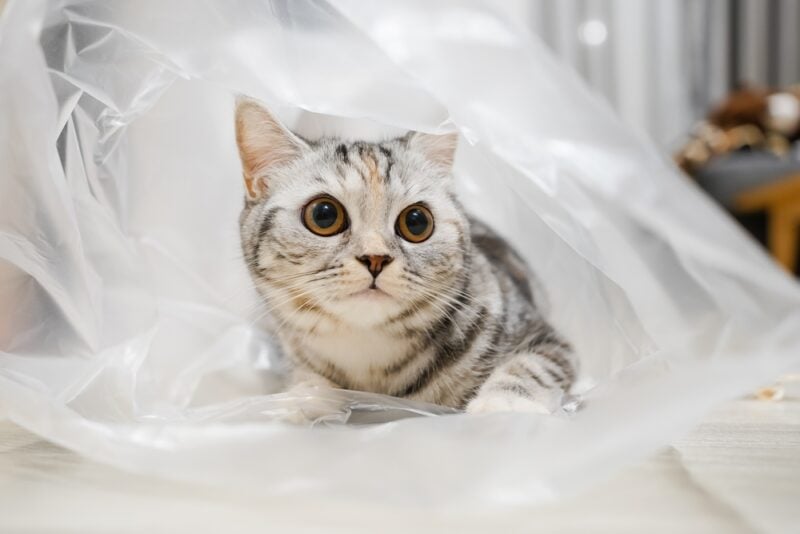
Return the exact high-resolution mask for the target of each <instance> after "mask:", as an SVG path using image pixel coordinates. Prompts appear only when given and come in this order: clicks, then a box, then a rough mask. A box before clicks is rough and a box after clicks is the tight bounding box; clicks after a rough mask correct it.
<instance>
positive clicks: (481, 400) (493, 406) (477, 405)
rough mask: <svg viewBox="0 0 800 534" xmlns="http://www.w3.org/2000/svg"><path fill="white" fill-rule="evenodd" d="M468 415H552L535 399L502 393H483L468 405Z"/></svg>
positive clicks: (550, 411)
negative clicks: (517, 413) (520, 413)
mask: <svg viewBox="0 0 800 534" xmlns="http://www.w3.org/2000/svg"><path fill="white" fill-rule="evenodd" d="M466 412H467V413H473V414H477V413H494V412H526V413H538V414H544V415H549V414H551V413H552V410H550V409H549V408H548V407H547V406H546V405H545V404H544V403H542V402H539V401H537V400H534V399H528V398H525V397H520V396H519V395H514V394H513V393H504V392H500V391H492V392H487V393H481V394H479V395H478V396H477V397H475V398H474V399H472V400H471V401H470V402H469V404H467V409H466Z"/></svg>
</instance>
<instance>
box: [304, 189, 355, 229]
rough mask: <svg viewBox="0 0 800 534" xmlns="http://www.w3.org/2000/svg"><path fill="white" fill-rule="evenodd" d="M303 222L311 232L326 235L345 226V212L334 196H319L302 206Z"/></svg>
mask: <svg viewBox="0 0 800 534" xmlns="http://www.w3.org/2000/svg"><path fill="white" fill-rule="evenodd" d="M303 224H304V225H305V227H306V228H308V229H309V230H310V231H311V232H313V233H315V234H317V235H321V236H323V237H328V236H332V235H334V234H338V233H339V232H343V231H344V230H345V229H346V228H347V213H346V212H345V211H344V206H342V204H341V203H340V202H339V201H338V200H336V199H335V198H333V197H329V196H321V197H317V198H315V199H313V200H312V201H311V202H309V203H308V204H306V206H305V207H304V208H303Z"/></svg>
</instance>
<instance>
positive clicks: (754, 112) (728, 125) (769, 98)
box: [676, 85, 800, 174]
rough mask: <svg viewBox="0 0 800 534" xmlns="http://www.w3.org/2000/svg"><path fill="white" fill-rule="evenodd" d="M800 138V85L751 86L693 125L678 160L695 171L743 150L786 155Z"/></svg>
mask: <svg viewBox="0 0 800 534" xmlns="http://www.w3.org/2000/svg"><path fill="white" fill-rule="evenodd" d="M798 139H800V86H798V85H795V86H792V87H790V88H788V89H786V90H773V89H766V88H757V87H747V88H744V89H740V90H738V91H734V92H733V93H731V94H730V95H729V96H728V98H726V99H725V100H724V101H723V102H722V103H721V104H720V105H719V106H717V107H716V108H715V109H713V110H712V111H711V112H709V114H708V116H707V118H706V120H703V121H700V122H699V123H697V124H696V125H695V126H694V127H693V128H692V131H691V134H690V139H689V140H688V141H687V142H686V144H685V145H684V146H683V147H682V149H681V150H680V151H679V152H678V154H677V155H676V160H677V162H678V165H680V167H681V168H682V169H683V170H685V171H686V172H688V173H689V174H694V171H695V170H697V169H698V168H700V167H702V166H703V165H705V164H706V163H709V162H710V161H711V160H712V159H714V158H716V157H718V156H721V155H724V154H729V153H731V152H736V151H740V150H754V151H755V150H764V151H766V152H770V153H772V154H775V155H778V156H785V155H787V154H789V153H790V152H791V151H792V146H793V144H794V143H796V142H797V141H798Z"/></svg>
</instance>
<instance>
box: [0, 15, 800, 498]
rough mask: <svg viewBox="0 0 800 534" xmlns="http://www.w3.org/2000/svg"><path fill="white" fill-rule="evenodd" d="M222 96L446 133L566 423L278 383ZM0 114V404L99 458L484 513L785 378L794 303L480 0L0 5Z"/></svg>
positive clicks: (679, 184)
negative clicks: (563, 361) (503, 254)
mask: <svg viewBox="0 0 800 534" xmlns="http://www.w3.org/2000/svg"><path fill="white" fill-rule="evenodd" d="M238 93H244V94H248V95H250V96H253V97H256V98H259V99H262V100H264V101H265V102H266V103H267V104H268V105H269V106H270V107H271V108H272V109H273V110H274V111H275V112H276V113H277V114H278V115H280V116H281V118H282V119H283V120H285V121H286V122H287V123H289V124H292V125H293V126H294V127H295V128H296V129H297V130H298V131H300V132H301V133H304V134H306V135H311V136H313V135H318V134H321V133H340V134H345V135H348V136H351V137H353V136H365V137H369V136H386V135H391V134H396V133H401V132H404V131H405V130H408V129H418V130H424V131H431V132H437V131H453V130H457V131H459V132H460V133H461V135H462V138H461V143H460V147H459V151H458V154H457V161H456V169H455V171H456V175H457V179H458V183H459V187H460V192H461V196H462V198H463V200H464V202H465V203H466V205H467V207H468V208H469V209H470V210H471V211H473V212H475V213H478V214H479V215H480V216H481V217H482V218H483V219H485V220H486V221H487V222H489V223H490V224H491V225H492V226H494V227H495V228H497V229H498V230H499V231H500V232H501V233H503V234H504V235H505V236H507V237H508V238H509V239H510V240H511V241H512V242H513V243H514V244H515V246H516V247H518V248H519V249H520V251H521V252H522V253H523V254H524V255H525V256H526V257H527V259H528V260H529V262H530V263H531V265H532V266H533V268H534V269H535V271H536V272H537V274H538V276H539V278H540V282H541V284H542V286H543V288H545V289H546V291H547V294H548V296H549V303H550V317H551V320H552V322H553V323H554V324H555V325H556V326H557V327H558V328H559V329H561V330H562V331H563V332H564V333H565V334H566V336H567V337H568V338H569V339H570V340H572V341H573V342H574V344H575V345H576V347H577V350H578V352H579V355H580V357H581V360H582V368H583V373H582V379H581V383H580V385H579V388H578V390H577V391H576V394H577V395H578V398H579V399H580V409H579V410H577V411H576V412H574V413H569V412H568V411H564V412H562V413H559V414H556V415H554V416H552V417H539V416H532V415H526V414H497V415H491V416H482V417H475V416H466V415H463V414H452V413H448V412H449V411H448V410H444V409H441V408H438V407H435V406H426V405H420V404H415V403H410V402H407V401H403V400H399V399H392V398H388V397H381V396H378V395H372V394H366V393H358V392H327V393H324V392H316V393H314V392H312V393H309V395H308V396H306V397H298V396H295V397H292V396H289V395H288V394H286V393H280V390H281V360H280V358H278V357H276V351H275V347H274V346H272V345H271V341H270V340H269V339H268V338H267V337H266V335H265V334H264V333H263V332H262V330H261V329H260V328H259V327H258V325H257V324H254V322H253V320H252V317H251V314H250V311H251V310H252V306H253V305H254V303H255V299H256V297H255V295H254V293H253V290H252V288H251V285H250V281H249V279H248V277H247V274H246V271H245V269H244V264H243V262H242V259H241V255H240V252H239V249H238V246H239V245H238V236H237V233H238V228H237V222H236V218H237V215H238V211H239V210H240V208H241V204H242V196H243V188H242V184H241V179H240V168H239V163H238V160H237V156H236V150H235V143H234V136H233V120H232V114H233V95H235V94H238ZM0 109H2V116H0V141H1V142H0V166H2V167H1V169H0V170H1V171H2V172H0V283H2V285H0V414H2V415H5V416H6V417H8V418H10V419H12V420H13V421H15V422H17V423H18V424H20V425H22V426H24V427H26V428H28V429H31V430H32V431H34V432H36V433H38V434H40V435H42V436H45V437H47V438H48V439H51V440H53V441H55V442H57V443H60V444H62V445H65V446H67V447H70V448H72V449H74V450H76V451H79V452H80V453H82V454H84V455H86V456H89V457H91V458H94V459H98V460H101V461H104V462H108V463H111V464H114V465H118V466H121V467H124V468H126V469H129V470H134V471H139V472H147V473H155V474H159V475H163V476H167V477H173V478H180V479H186V480H192V481H197V482H203V483H213V484H227V485H231V486H236V487H241V488H243V489H245V488H246V489H247V491H250V492H257V493H258V494H263V495H283V496H286V497H298V498H299V497H302V498H304V499H309V498H318V499H325V500H326V501H327V502H339V501H342V500H348V499H359V500H360V501H361V502H369V501H378V500H380V501H386V500H391V501H393V502H405V503H408V504H419V503H424V504H426V505H437V506H444V507H447V506H452V507H458V508H459V509H463V508H462V507H463V506H464V505H466V504H470V505H474V506H476V508H475V510H483V509H486V508H491V507H496V506H499V505H502V504H507V503H514V502H520V501H526V502H530V501H533V500H537V499H542V500H543V499H549V498H553V497H557V496H559V495H561V494H563V493H564V492H568V491H574V490H577V489H579V488H581V487H583V486H585V485H586V484H588V483H590V482H591V481H593V480H596V479H598V478H600V477H603V476H606V475H607V474H609V473H610V472H612V471H613V470H614V469H617V468H619V467H620V466H622V465H623V464H625V463H627V462H629V461H631V459H632V458H635V457H638V456H642V455H644V454H646V453H647V452H649V451H651V450H653V449H654V448H656V447H658V446H660V445H663V444H665V443H667V441H668V440H669V439H671V438H672V437H674V436H675V435H676V433H677V432H679V431H680V430H681V429H683V428H685V427H687V426H688V425H690V424H691V423H692V422H694V421H696V420H697V419H698V418H699V417H700V416H701V415H702V414H703V413H704V412H705V411H706V410H707V409H708V408H709V407H710V406H712V405H713V404H714V403H717V402H719V401H720V400H722V399H725V398H729V397H731V396H733V395H736V394H740V393H741V392H743V391H746V390H747V389H748V388H750V387H753V386H755V385H757V384H759V383H760V382H762V381H764V380H767V379H770V378H773V377H774V376H775V375H777V374H778V373H780V372H782V371H784V370H787V369H791V368H797V367H798V364H799V363H800V350H798V349H800V337H799V336H798V333H800V290H798V286H797V285H796V284H795V283H794V282H793V281H792V280H790V279H789V277H787V276H786V275H785V274H784V273H782V272H781V271H779V269H778V268H776V267H775V266H774V265H773V264H772V263H771V262H770V260H769V259H768V258H767V257H766V256H765V255H764V254H763V253H762V252H761V251H760V250H759V249H758V248H757V247H756V246H755V245H754V244H753V243H752V242H750V240H749V239H748V238H747V237H746V236H744V235H743V233H742V232H741V231H740V230H739V229H738V228H737V227H736V226H735V225H734V224H733V223H731V222H730V221H729V220H728V219H727V218H726V216H725V215H723V214H722V213H721V212H720V211H719V210H718V209H717V208H716V207H714V206H713V205H712V204H711V203H710V202H709V201H708V200H706V198H705V197H703V195H702V194H701V193H699V192H698V191H697V190H696V188H695V187H694V186H693V185H692V184H691V183H689V182H688V181H687V179H685V178H684V177H683V176H681V175H680V174H679V173H678V171H677V170H675V168H674V167H673V165H672V164H671V163H670V162H668V161H666V160H665V159H664V158H663V156H661V155H659V154H658V153H656V152H655V151H654V149H653V148H652V147H651V146H650V145H649V144H647V143H646V142H643V141H642V140H640V139H638V138H637V137H635V136H634V135H633V134H631V133H630V132H629V131H628V129H626V127H625V126H624V125H622V124H621V123H620V122H619V121H618V119H617V118H616V117H615V116H614V115H613V114H612V113H611V111H610V110H609V109H608V108H607V107H606V106H605V104H603V103H602V102H600V101H598V100H597V99H596V98H595V97H594V96H593V95H592V94H591V93H589V92H588V91H587V90H586V89H585V88H584V87H583V85H582V84H581V82H580V81H579V80H578V79H577V78H576V76H575V75H574V74H573V73H572V72H570V71H568V70H566V69H565V68H564V67H562V66H561V65H559V64H558V63H557V62H556V61H554V60H553V58H552V57H551V56H550V55H549V54H548V53H547V51H546V50H545V49H544V47H543V46H542V45H541V44H540V43H539V42H537V41H536V40H535V39H534V38H533V37H532V36H531V35H530V34H529V33H528V32H527V31H526V30H525V29H524V28H522V27H520V26H519V25H518V24H516V23H515V21H514V18H513V16H512V15H510V14H508V13H506V12H504V11H503V10H502V9H501V8H500V7H490V6H489V5H486V4H484V3H480V2H463V1H440V2H423V1H422V0H417V1H404V2H369V3H365V2H355V1H352V0H328V1H327V2H320V1H311V0H309V1H303V0H301V1H294V0H293V1H288V0H284V1H279V0H273V1H272V2H261V1H246V0H241V1H239V2H233V3H231V2H223V1H221V0H210V1H207V2H203V3H198V2H190V1H188V0H184V1H175V2H169V3H163V2H157V1H155V0H139V1H135V2H133V1H131V2H122V1H114V2H108V1H78V0H64V1H61V2H51V3H46V2H43V1H38V0H37V1H34V0H26V1H24V2H23V1H16V2H15V1H11V2H10V4H9V5H8V6H7V8H6V12H5V15H4V18H3V20H2V26H1V27H0ZM342 398H344V399H345V400H346V401H347V403H348V409H347V410H346V411H345V412H342V413H338V414H337V413H333V414H332V416H331V417H328V418H325V420H324V421H322V422H321V423H322V424H319V425H317V426H315V427H313V428H305V427H298V426H291V425H287V424H285V423H282V422H280V421H279V419H280V418H281V416H282V415H285V414H286V413H287V411H291V410H296V409H297V408H298V406H299V407H300V408H301V409H302V408H303V407H308V408H312V409H316V407H319V406H323V407H324V406H327V405H334V404H337V405H338V402H339V401H340V400H341V399H342ZM573 407H574V406H573ZM437 414H443V416H442V417H419V416H431V415H437ZM343 423H347V424H343Z"/></svg>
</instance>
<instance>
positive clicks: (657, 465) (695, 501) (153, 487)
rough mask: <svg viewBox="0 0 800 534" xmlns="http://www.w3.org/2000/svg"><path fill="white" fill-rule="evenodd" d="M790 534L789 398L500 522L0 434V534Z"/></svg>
mask: <svg viewBox="0 0 800 534" xmlns="http://www.w3.org/2000/svg"><path fill="white" fill-rule="evenodd" d="M12 532H81V533H90V532H192V533H202V532H225V533H226V534H227V533H236V532H381V533H383V532H548V533H560V532H575V533H593V532H608V533H627V532H631V533H633V532H636V533H645V532H646V533H659V532H664V533H671V534H672V533H684V532H703V533H725V534H738V533H749V532H776V533H800V398H796V397H787V398H785V399H784V400H782V401H780V402H769V401H757V400H738V401H733V402H729V403H727V404H725V405H724V406H722V407H720V408H719V409H718V410H717V411H716V412H714V413H713V414H711V415H710V416H709V417H707V418H706V419H705V421H704V422H703V423H702V424H701V425H699V426H698V427H697V428H696V429H695V430H694V431H693V432H692V433H691V434H690V435H688V436H686V437H684V438H682V439H680V440H679V441H677V442H675V443H674V444H673V445H672V446H671V447H669V448H667V449H665V450H663V451H661V452H660V453H658V454H656V455H654V456H653V457H651V458H649V459H648V460H646V461H644V462H642V463H640V464H639V465H636V466H635V467H632V468H629V469H627V470H626V471H624V472H622V473H619V474H618V475H617V476H615V477H614V478H613V479H611V480H608V481H606V482H604V483H602V484H600V485H599V486H595V487H593V488H592V489H590V490H589V491H587V492H585V493H583V494H581V495H576V496H571V497H568V498H565V499H564V500H562V501H560V502H558V503H557V504H551V505H546V506H531V507H523V508H520V509H517V510H515V511H513V512H509V513H506V514H503V515H502V516H501V517H488V516H487V517H483V518H477V519H476V518H475V517H470V518H469V519H468V520H467V519H466V518H459V517H448V518H442V517H437V518H432V517H431V516H430V513H427V514H423V513H419V512H415V511H411V510H397V509H393V508H392V507H391V506H387V507H386V508H385V509H375V508H374V507H372V508H370V509H369V510H360V509H353V510H344V509H333V510H331V509H327V510H323V509H320V508H319V506H314V505H312V503H309V505H308V506H305V507H303V509H299V510H298V509H295V508H289V507H287V506H286V505H285V503H281V502H276V501H268V500H262V499H258V498H252V497H248V496H243V495H236V494H232V493H226V492H225V491H224V490H221V489H213V488H212V489H209V488H198V487H191V486H188V485H184V484H181V483H176V482H171V481H165V480H160V479H156V478H150V477H146V476H140V475H134V474H129V473H125V472H121V471H118V470H116V469H114V468H111V467H107V466H104V465H100V464H97V463H95V462H91V461H87V460H85V459H83V458H81V457H79V456H77V455H75V454H74V453H71V452H70V451H68V450H65V449H63V448H61V447H58V446H55V445H53V444H50V443H48V442H46V441H43V440H41V439H39V438H38V437H36V436H34V435H32V434H30V433H28V432H26V431H25V430H23V429H21V428H19V427H17V426H15V425H13V424H11V423H9V422H5V423H0V533H12Z"/></svg>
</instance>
